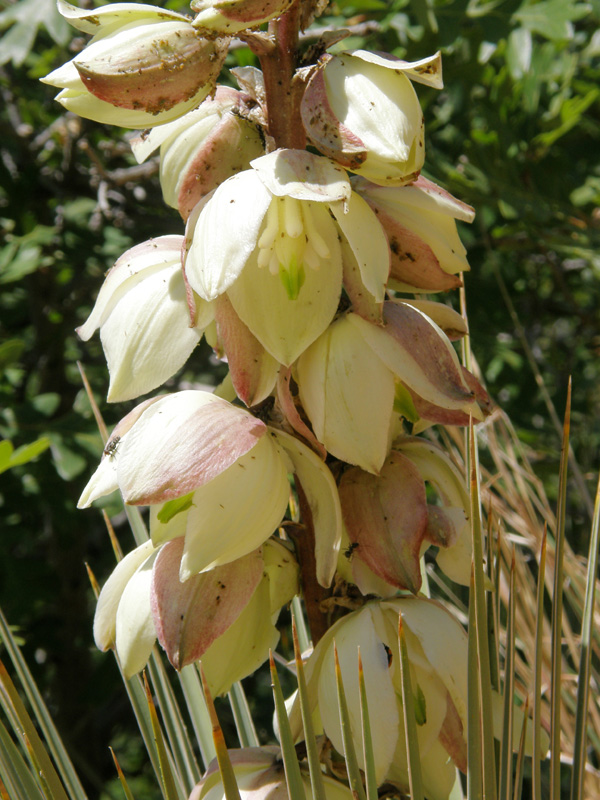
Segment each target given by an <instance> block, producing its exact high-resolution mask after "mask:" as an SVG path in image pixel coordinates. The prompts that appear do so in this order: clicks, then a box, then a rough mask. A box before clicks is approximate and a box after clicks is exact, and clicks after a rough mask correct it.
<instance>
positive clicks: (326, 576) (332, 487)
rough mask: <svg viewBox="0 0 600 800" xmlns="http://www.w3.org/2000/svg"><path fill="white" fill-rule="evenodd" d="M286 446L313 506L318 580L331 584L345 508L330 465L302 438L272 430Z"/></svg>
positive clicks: (311, 507)
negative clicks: (342, 507) (301, 439)
mask: <svg viewBox="0 0 600 800" xmlns="http://www.w3.org/2000/svg"><path fill="white" fill-rule="evenodd" d="M272 433H273V434H274V436H275V438H276V439H277V441H278V442H279V443H280V445H281V446H282V447H283V448H284V449H285V451H286V452H287V454H288V456H289V457H290V460H291V462H292V464H293V467H294V473H295V475H296V476H297V478H298V480H299V481H300V485H301V486H302V489H303V491H304V493H305V494H306V499H307V500H308V504H309V506H310V509H311V512H312V517H313V524H314V529H315V558H316V562H317V580H318V581H319V583H320V584H321V586H330V585H331V581H332V580H333V576H334V574H335V567H336V562H337V556H338V552H339V549H340V542H341V539H342V512H341V508H340V499H339V495H338V490H337V486H336V483H335V480H334V478H333V475H332V474H331V472H330V470H329V468H328V467H327V466H326V465H325V464H324V463H323V461H322V460H321V459H320V458H319V456H318V455H316V453H314V452H313V451H312V450H311V449H310V448H309V447H307V446H306V445H305V444H303V443H302V442H301V441H300V440H299V439H295V438H294V437H293V436H290V435H289V434H287V433H285V432H284V431H278V430H273V431H272Z"/></svg>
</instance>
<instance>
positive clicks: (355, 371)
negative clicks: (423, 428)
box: [297, 314, 394, 473]
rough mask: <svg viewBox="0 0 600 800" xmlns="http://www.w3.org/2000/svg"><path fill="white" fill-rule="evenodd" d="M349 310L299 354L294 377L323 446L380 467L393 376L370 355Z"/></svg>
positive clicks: (345, 458)
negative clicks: (375, 388) (346, 314)
mask: <svg viewBox="0 0 600 800" xmlns="http://www.w3.org/2000/svg"><path fill="white" fill-rule="evenodd" d="M352 316H355V315H352V314H351V315H349V316H345V317H341V318H340V319H338V320H337V321H336V322H334V323H333V324H332V325H330V327H329V328H328V330H327V331H326V332H325V333H324V334H323V335H322V336H321V337H320V338H319V339H318V340H317V341H316V342H315V343H314V344H313V345H311V347H310V348H308V350H307V351H306V352H305V353H304V354H303V355H302V356H301V357H300V359H299V360H298V364H297V375H298V378H297V382H298V387H299V391H300V399H301V401H302V405H303V407H304V410H305V411H306V413H307V415H308V417H309V419H310V421H311V423H312V426H313V430H314V432H315V435H316V437H317V438H318V439H319V441H320V442H322V443H323V444H324V445H325V447H326V449H327V450H328V451H329V452H330V453H331V454H332V455H334V456H335V457H336V458H339V459H341V460H342V461H347V462H348V463H350V464H356V465H358V466H360V467H362V468H363V469H365V470H367V471H368V472H374V473H378V472H379V470H380V468H381V466H382V464H383V462H384V461H385V457H386V456H387V454H388V451H389V434H390V424H391V419H392V410H393V406H394V377H393V375H392V373H391V372H390V370H389V369H388V368H387V367H386V366H385V364H384V363H383V362H382V361H381V360H380V359H379V358H377V357H375V358H374V357H373V355H374V353H373V350H372V349H371V347H369V345H368V344H367V343H366V342H365V340H364V338H363V336H362V333H361V331H360V330H359V329H358V328H357V326H356V325H354V324H353V323H352V321H351V320H350V317H352ZM363 322H364V320H363ZM364 325H367V326H369V327H375V326H371V325H370V323H368V322H364ZM373 386H377V392H376V393H374V392H373Z"/></svg>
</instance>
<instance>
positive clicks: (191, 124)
mask: <svg viewBox="0 0 600 800" xmlns="http://www.w3.org/2000/svg"><path fill="white" fill-rule="evenodd" d="M245 98H247V96H246V95H244V94H243V93H242V92H238V91H236V90H235V89H232V88H230V87H229V86H218V87H217V90H216V92H215V96H214V97H213V98H210V97H208V98H207V99H206V100H204V102H203V103H202V104H201V105H200V106H199V107H198V108H196V109H194V110H193V111H189V112H188V113H187V114H185V115H184V116H183V117H179V119H177V120H174V121H173V122H169V123H166V124H165V125H160V126H158V127H156V128H153V129H152V130H151V131H149V132H148V133H144V134H143V135H142V136H141V137H139V138H138V139H135V140H134V141H133V142H132V143H131V147H132V150H133V154H134V155H135V157H136V159H137V160H138V162H142V161H144V160H145V159H146V158H147V157H148V156H149V155H150V154H151V153H153V152H154V150H156V149H157V148H158V147H160V185H161V187H162V191H163V199H164V201H165V203H166V204H167V205H169V206H171V207H172V208H176V209H178V210H179V213H180V214H181V216H182V217H183V219H184V220H187V218H188V217H189V215H190V213H191V211H192V209H193V208H194V206H195V205H196V203H197V202H198V201H199V200H200V199H201V198H202V197H204V196H205V195H207V194H208V193H209V192H211V191H212V190H213V189H216V188H217V186H219V184H221V183H223V181H224V180H226V179H227V178H229V177H231V175H234V174H235V173H237V172H241V171H242V170H245V169H248V168H249V165H250V162H251V161H252V159H254V158H258V157H259V156H260V155H262V154H263V153H264V146H263V143H262V139H261V136H260V132H259V130H258V128H257V126H256V125H255V124H254V123H252V122H250V121H249V120H248V119H245V118H244V117H242V116H241V112H242V111H243V109H244V99H245Z"/></svg>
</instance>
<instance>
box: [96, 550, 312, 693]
mask: <svg viewBox="0 0 600 800" xmlns="http://www.w3.org/2000/svg"><path fill="white" fill-rule="evenodd" d="M182 549H183V540H182V539H175V540H173V541H171V542H168V543H167V544H165V545H163V546H161V547H158V548H156V547H155V546H154V545H153V544H152V542H150V541H148V542H145V543H144V544H143V545H141V546H139V547H137V548H136V549H135V550H133V551H132V552H131V553H129V554H128V555H127V556H125V558H124V559H123V560H122V561H120V562H119V564H117V566H116V568H115V569H114V571H113V573H112V574H111V576H110V577H109V579H108V580H107V582H106V583H105V585H104V587H103V588H102V591H101V592H100V596H99V598H98V605H97V607H96V614H95V617H94V640H95V642H96V645H97V646H98V647H99V648H100V649H101V650H108V649H114V650H116V652H117V655H118V656H119V661H120V663H121V666H122V668H123V670H124V672H125V675H126V677H128V678H130V677H131V676H132V675H134V674H135V673H137V672H139V671H140V670H141V669H143V668H144V667H145V665H146V663H147V661H148V658H149V656H150V652H151V650H152V647H153V645H154V642H155V641H156V639H157V637H158V640H159V642H160V644H161V645H162V647H163V648H164V649H165V651H166V653H167V656H168V658H169V661H170V662H171V664H172V665H173V666H174V667H175V668H176V669H178V670H180V669H182V668H183V667H184V666H186V665H187V664H191V663H192V662H194V661H197V660H199V659H202V665H203V667H204V671H205V673H206V675H207V679H208V682H209V687H210V690H211V692H212V693H213V694H215V695H216V694H222V693H223V692H226V691H227V690H228V689H229V688H230V686H231V684H232V683H234V682H235V681H237V680H241V679H242V678H244V677H246V675H249V674H250V673H251V672H253V671H254V670H256V669H257V668H258V667H259V666H260V664H262V662H263V661H264V660H265V659H266V658H267V657H268V654H269V648H271V649H273V648H274V647H275V646H276V645H277V642H278V641H279V633H278V631H277V629H276V627H275V623H276V621H277V617H278V615H279V611H280V609H281V607H282V606H284V605H285V604H286V603H288V602H289V601H290V600H291V599H292V597H293V596H294V595H295V594H296V593H297V592H298V566H297V563H296V561H295V559H294V557H293V555H292V554H291V553H290V552H289V550H287V549H286V547H284V546H283V545H282V544H280V543H279V542H277V541H275V540H270V541H268V542H266V543H265V544H264V545H263V547H262V548H260V549H258V550H255V551H253V552H252V553H249V554H248V555H246V556H244V557H243V558H240V559H238V560H236V561H233V562H231V563H229V564H226V565H224V566H221V567H215V568H214V569H213V570H210V571H208V572H203V573H201V574H198V575H194V576H192V577H191V578H190V579H189V580H188V581H186V582H185V583H181V582H180V580H179V562H180V560H181V555H182Z"/></svg>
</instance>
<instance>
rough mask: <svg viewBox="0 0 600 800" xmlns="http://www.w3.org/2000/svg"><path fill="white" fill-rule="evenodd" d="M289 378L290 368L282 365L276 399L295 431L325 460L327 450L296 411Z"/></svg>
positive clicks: (290, 375) (290, 374) (290, 378)
mask: <svg viewBox="0 0 600 800" xmlns="http://www.w3.org/2000/svg"><path fill="white" fill-rule="evenodd" d="M291 380H292V370H291V369H290V368H289V367H287V368H283V367H282V368H281V369H280V370H279V378H278V380H277V400H278V401H279V405H280V406H281V409H282V411H283V413H284V415H285V418H286V419H287V421H288V422H289V424H290V425H291V426H292V428H293V429H294V430H295V431H296V433H298V434H299V435H300V436H301V437H302V438H303V439H304V440H305V441H306V442H308V444H309V445H310V446H311V447H312V449H313V450H314V451H315V452H316V453H317V454H318V455H319V456H320V457H321V458H322V460H323V461H325V459H326V458H327V451H326V450H325V448H324V447H323V445H322V444H321V442H319V440H318V439H317V437H316V436H315V435H314V433H313V432H312V431H311V429H310V428H309V427H308V425H307V424H306V423H305V422H304V420H303V419H302V417H301V416H300V414H299V412H298V409H297V407H296V403H295V402H294V397H293V396H292V392H291V389H290V381H291Z"/></svg>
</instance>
